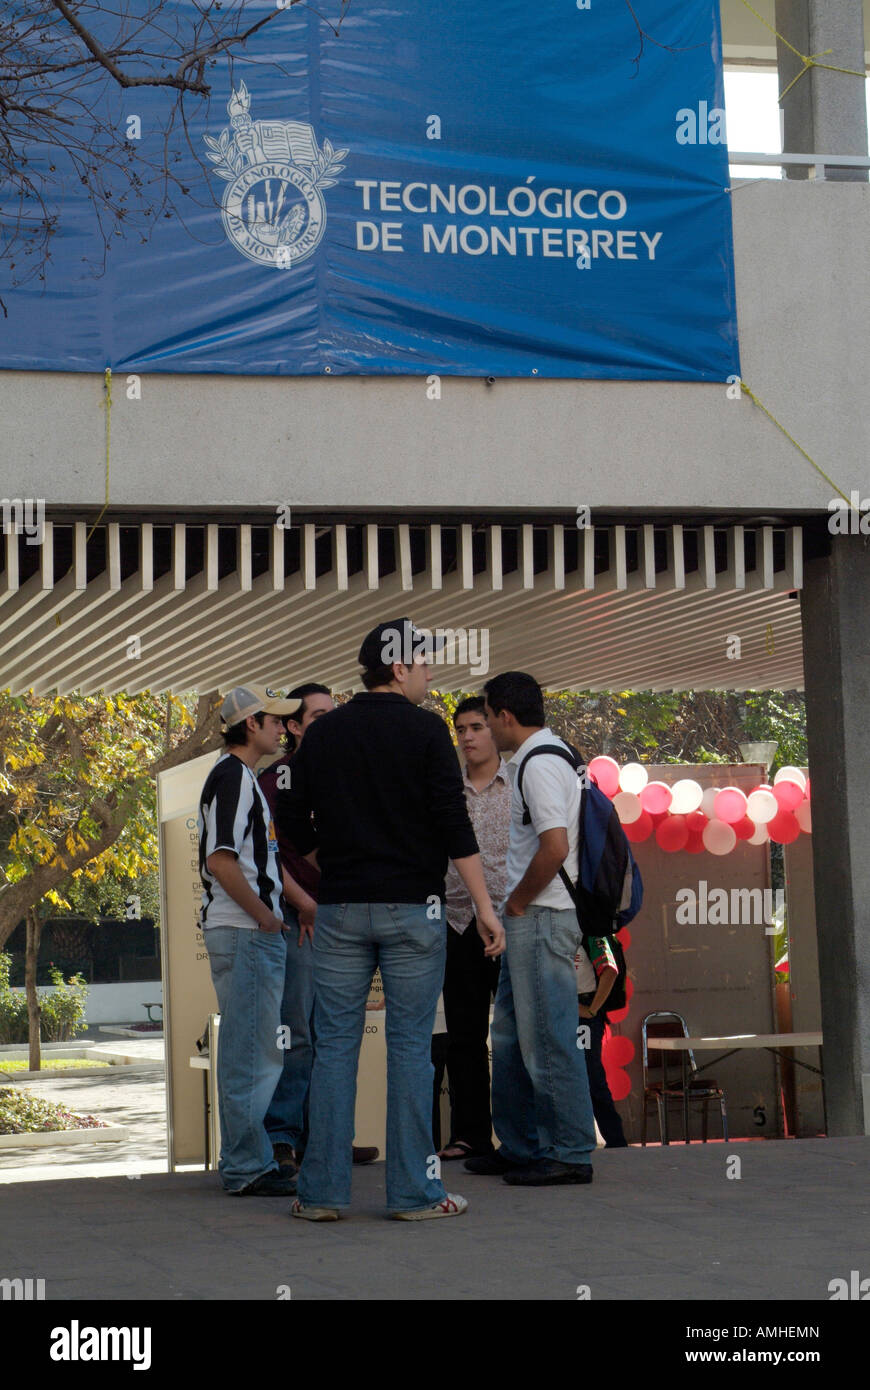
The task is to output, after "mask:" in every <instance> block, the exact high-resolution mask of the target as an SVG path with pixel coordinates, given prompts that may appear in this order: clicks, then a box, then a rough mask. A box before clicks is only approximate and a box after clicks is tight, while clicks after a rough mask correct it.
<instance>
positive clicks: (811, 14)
mask: <svg viewBox="0 0 870 1390" xmlns="http://www.w3.org/2000/svg"><path fill="white" fill-rule="evenodd" d="M776 28H777V30H778V31H779V33H780V34H783V35H784V36H785V38H787V39H788V40H789V42H790V43H793V44H794V46H795V48H797V49H799V50H800V52H801V53H805V54H807V55H809V54H817V53H822V52H824V50H825V49H826V48H830V49H832V50H833V52H832V53H830V54H829V56H828V57H826V58H822V59H820V62H823V63H834V64H836V65H837V66H838V67H842V68H853V69H854V70H855V71H857V72H863V71H864V14H863V7H862V5H861V3H860V0H776ZM776 50H777V65H778V68H779V82H780V91H784V90H785V88H786V87H787V86H788V84H789V83H790V82H791V81H792V79H793V78H794V77H796V76H797V74H798V73H799V72H800V71H801V68H802V66H803V65H802V63H801V61H800V59H799V58H797V57H796V56H795V54H794V53H792V52H791V51H790V50H789V49H788V48H786V46H785V44H783V43H782V42H781V41H780V40H779V39H777V43H776ZM864 85H865V84H864V83H863V82H862V81H861V80H860V78H858V77H851V76H847V74H846V73H843V72H830V71H828V70H827V69H826V68H817V67H814V68H810V70H809V72H807V73H805V74H804V76H803V77H801V78H800V79H799V81H797V82H795V85H794V86H793V87H792V89H791V91H790V92H789V93H788V95H787V96H786V98H785V100H784V101H783V103H782V110H783V114H784V117H785V132H784V137H783V149H784V151H785V152H786V153H792V154H813V153H816V152H818V153H821V154H864V155H866V153H867V107H866V104H865V96H864ZM810 172H811V171H807V170H804V169H795V168H792V169H791V170H789V171H788V177H789V178H806V177H807V176H808V173H810ZM825 177H826V178H829V179H840V180H847V181H848V180H851V181H853V182H861V181H864V182H866V179H867V171H866V170H865V169H834V168H830V169H826V171H825Z"/></svg>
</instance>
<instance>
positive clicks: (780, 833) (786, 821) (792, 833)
mask: <svg viewBox="0 0 870 1390" xmlns="http://www.w3.org/2000/svg"><path fill="white" fill-rule="evenodd" d="M783 785H785V784H784V783H782V782H781V783H780V786H783ZM767 833H768V835H769V836H770V838H771V840H773V842H774V844H777V845H790V844H791V842H792V840H796V839H797V837H798V835H799V834H800V833H801V828H800V826H799V825H798V823H797V821H796V819H795V817H794V813H793V812H792V811H780V812H779V814H778V815H776V816H774V818H773V820H772V821H768V823H767Z"/></svg>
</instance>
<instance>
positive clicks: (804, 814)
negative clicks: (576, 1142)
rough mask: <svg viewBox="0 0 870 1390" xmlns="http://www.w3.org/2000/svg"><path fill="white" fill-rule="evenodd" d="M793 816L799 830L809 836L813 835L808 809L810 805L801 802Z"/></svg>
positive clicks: (811, 814) (811, 817) (811, 816)
mask: <svg viewBox="0 0 870 1390" xmlns="http://www.w3.org/2000/svg"><path fill="white" fill-rule="evenodd" d="M794 814H795V820H796V821H797V823H798V825H799V826H800V828H801V830H804V831H806V833H807V835H811V834H812V833H813V813H812V811H811V809H810V803H809V802H808V801H802V802H801V803H800V805H799V806H798V808H797V810H796V811H795V813H794Z"/></svg>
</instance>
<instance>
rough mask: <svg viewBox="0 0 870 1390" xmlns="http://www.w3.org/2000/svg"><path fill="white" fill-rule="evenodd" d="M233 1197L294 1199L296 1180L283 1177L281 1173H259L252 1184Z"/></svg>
mask: <svg viewBox="0 0 870 1390" xmlns="http://www.w3.org/2000/svg"><path fill="white" fill-rule="evenodd" d="M232 1195H233V1196H234V1197H294V1196H295V1195H296V1179H295V1177H294V1178H287V1177H284V1175H283V1174H282V1173H274V1172H272V1173H261V1174H260V1176H259V1177H258V1178H255V1179H254V1181H253V1182H251V1183H248V1186H247V1187H243V1188H242V1189H241V1191H240V1192H234V1193H233V1194H232Z"/></svg>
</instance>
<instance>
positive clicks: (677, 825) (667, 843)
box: [656, 815, 689, 854]
mask: <svg viewBox="0 0 870 1390" xmlns="http://www.w3.org/2000/svg"><path fill="white" fill-rule="evenodd" d="M688 838H689V828H688V826H687V825H686V817H685V816H670V815H669V816H668V817H667V819H666V820H663V821H661V822H660V823H659V824H658V825H657V826H656V844H657V845H658V847H659V849H663V850H665V851H666V853H668V854H674V853H676V851H677V850H680V849H685V847H686V841H687V840H688Z"/></svg>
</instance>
